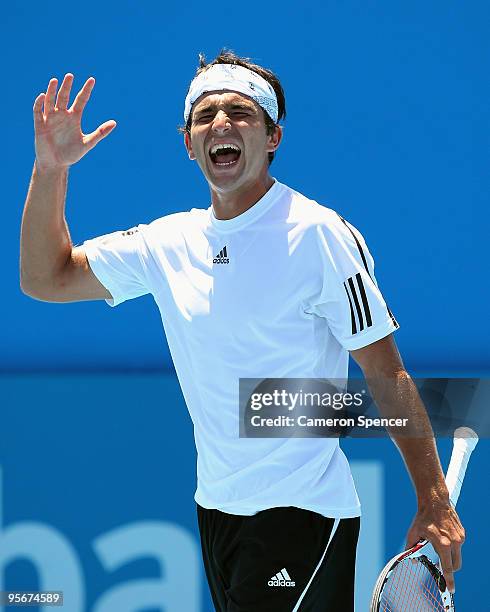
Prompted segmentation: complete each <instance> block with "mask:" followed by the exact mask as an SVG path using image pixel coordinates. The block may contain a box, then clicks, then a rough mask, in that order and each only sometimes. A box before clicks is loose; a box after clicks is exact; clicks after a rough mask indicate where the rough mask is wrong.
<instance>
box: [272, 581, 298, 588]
mask: <svg viewBox="0 0 490 612" xmlns="http://www.w3.org/2000/svg"><path fill="white" fill-rule="evenodd" d="M267 584H268V585H269V586H271V587H293V586H296V582H294V580H269V582H268V583H267Z"/></svg>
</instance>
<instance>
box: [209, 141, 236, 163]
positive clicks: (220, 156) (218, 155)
mask: <svg viewBox="0 0 490 612" xmlns="http://www.w3.org/2000/svg"><path fill="white" fill-rule="evenodd" d="M241 153H242V152H241V150H240V147H238V146H237V145H236V144H231V143H224V144H216V145H213V146H212V147H211V149H210V151H209V157H210V158H211V161H212V162H213V164H214V165H215V166H219V167H226V166H233V164H236V163H237V162H238V160H239V158H240V155H241Z"/></svg>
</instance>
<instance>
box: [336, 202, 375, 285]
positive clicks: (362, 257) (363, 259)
mask: <svg viewBox="0 0 490 612" xmlns="http://www.w3.org/2000/svg"><path fill="white" fill-rule="evenodd" d="M337 214H338V213H337ZM339 217H340V220H341V221H342V223H343V224H344V225H345V227H346V228H347V229H348V230H349V232H350V233H351V234H352V237H353V238H354V240H355V241H356V245H357V248H358V249H359V254H360V255H361V259H362V263H363V264H364V268H365V269H366V272H367V273H368V274H369V278H370V279H371V280H373V279H372V277H371V273H370V272H369V268H368V265H367V261H366V256H365V255H364V251H363V250H362V246H361V243H360V242H359V240H358V238H357V236H356V235H355V234H354V232H353V231H352V228H351V227H349V224H348V223H347V221H346V220H345V219H344V218H343V217H341V216H340V215H339Z"/></svg>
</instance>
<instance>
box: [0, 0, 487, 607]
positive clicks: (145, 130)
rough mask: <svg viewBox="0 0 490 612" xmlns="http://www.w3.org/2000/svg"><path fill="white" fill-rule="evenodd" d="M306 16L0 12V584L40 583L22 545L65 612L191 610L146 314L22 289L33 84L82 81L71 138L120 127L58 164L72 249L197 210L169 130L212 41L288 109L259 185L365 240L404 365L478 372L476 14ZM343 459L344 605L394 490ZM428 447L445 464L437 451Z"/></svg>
mask: <svg viewBox="0 0 490 612" xmlns="http://www.w3.org/2000/svg"><path fill="white" fill-rule="evenodd" d="M303 6H304V8H302V9H301V10H300V9H299V8H298V4H297V3H290V2H276V1H274V0H273V1H272V2H269V3H267V4H266V5H264V4H263V3H250V2H249V3H246V4H245V5H244V4H240V3H230V4H227V5H219V4H214V5H209V4H205V3H204V4H203V3H198V2H194V1H193V0H189V1H188V2H186V3H184V4H183V3H180V2H179V3H177V2H173V1H168V2H165V3H162V2H154V1H146V2H138V3H137V2H128V1H127V0H126V1H123V0H118V2H115V1H114V0H109V1H106V2H94V1H93V0H87V1H86V2H84V3H83V4H80V3H78V4H77V3H75V4H64V5H62V6H61V5H59V4H52V3H37V4H35V3H28V4H27V5H26V4H25V3H7V4H6V5H5V6H4V7H3V8H2V20H1V23H0V52H1V55H2V57H3V58H4V62H3V70H2V77H3V88H2V119H3V124H2V135H3V149H2V153H3V154H2V165H1V176H2V187H3V192H2V204H3V207H2V226H3V232H2V238H3V243H2V247H3V248H2V253H3V262H4V267H3V269H4V277H3V292H2V300H1V303H0V315H1V317H2V321H3V329H2V340H1V342H0V372H3V373H4V375H3V377H0V385H1V389H0V390H1V394H2V395H1V398H2V400H1V404H0V415H1V416H0V431H1V432H2V435H1V436H0V541H1V542H2V546H0V562H1V567H0V570H1V571H0V581H2V580H3V579H4V580H5V584H7V585H8V586H9V588H24V587H25V586H26V585H28V586H29V588H31V587H33V586H34V584H35V583H36V580H37V579H38V573H37V572H36V571H35V568H34V566H33V565H31V564H30V563H29V562H28V561H26V560H21V559H18V558H17V555H19V554H20V553H21V552H22V550H24V551H26V552H28V553H29V554H30V555H31V556H32V555H34V554H37V566H36V567H37V568H38V569H41V568H42V572H41V573H42V576H44V582H45V583H49V584H53V580H54V582H57V581H59V583H60V586H61V588H64V589H65V591H66V592H67V596H69V597H71V600H70V601H71V604H73V607H71V608H67V609H68V610H70V612H77V611H78V610H79V611H80V612H81V611H82V610H90V611H91V612H113V611H115V610H117V611H118V612H126V611H127V612H129V611H130V610H131V611H134V612H136V610H138V611H139V612H143V610H144V612H152V611H153V610H160V608H156V607H155V606H153V607H152V605H151V601H148V602H146V603H144V602H143V601H142V600H141V599H140V597H141V595H140V593H139V592H138V591H137V585H136V584H135V581H143V582H141V583H140V584H141V586H142V590H143V592H144V593H147V594H148V596H149V597H155V598H156V599H158V600H159V601H162V602H165V604H166V607H165V610H166V612H171V611H173V610H182V609H183V607H182V603H181V607H178V605H177V604H176V603H175V602H176V601H177V599H176V598H178V597H182V594H183V593H185V595H186V596H187V597H188V598H189V599H188V601H186V602H185V606H186V608H185V609H186V610H187V611H188V612H193V611H194V610H196V612H197V610H205V609H206V610H207V609H210V608H209V603H208V595H207V590H206V588H205V586H204V583H203V581H202V575H201V572H202V569H201V563H200V558H199V548H198V541H197V539H196V524H195V516H194V506H193V502H192V495H193V492H194V478H195V451H194V448H193V441H192V427H191V423H190V419H189V417H188V415H187V413H186V410H185V406H184V404H183V401H182V398H181V395H180V391H179V390H178V387H177V384H176V381H175V378H174V376H173V374H172V365H171V362H170V357H169V354H168V349H167V344H166V341H165V338H164V336H163V332H162V331H161V323H160V317H159V313H158V312H157V309H156V307H155V305H154V303H153V300H152V299H151V298H150V297H144V298H141V299H139V300H135V301H133V302H130V303H127V304H125V305H123V306H121V307H119V308H117V309H114V310H112V309H110V308H108V307H107V306H105V305H104V304H103V303H89V302H87V303H79V304H71V305H58V304H56V305H55V304H44V303H40V302H36V301H34V300H30V299H29V298H27V297H25V296H24V295H22V293H21V292H20V290H19V284H18V237H19V225H20V218H21V212H22V205H23V202H24V199H25V195H26V192H27V186H28V181H29V177H30V173H31V169H32V164H33V160H34V148H33V126H32V104H33V101H34V99H35V97H36V96H37V95H38V93H40V92H42V91H44V90H45V88H46V86H47V82H48V80H49V78H51V77H52V76H56V77H58V78H59V79H61V78H62V77H63V75H64V74H65V73H66V72H69V71H70V72H73V73H74V74H75V85H74V91H78V89H79V88H80V87H81V85H82V84H83V82H84V81H85V79H86V78H88V77H89V76H91V75H93V76H95V78H96V80H97V83H96V86H95V89H94V92H93V94H92V99H91V100H90V102H89V104H88V106H87V109H86V112H85V115H84V121H83V129H84V131H85V132H90V131H92V130H93V129H95V128H96V127H97V126H98V125H99V124H100V123H102V122H103V121H106V120H107V119H111V118H113V119H115V120H116V121H117V122H118V126H117V128H116V129H115V131H114V132H113V133H112V134H111V135H110V136H109V137H108V138H107V140H105V141H103V142H101V143H100V144H99V145H98V146H97V148H96V149H95V150H93V151H91V152H90V153H89V154H88V155H87V156H86V157H85V158H84V159H83V160H81V162H79V163H78V164H77V165H76V166H74V167H73V168H72V169H71V171H70V182H69V192H68V199H67V211H68V212H67V217H68V221H69V225H70V229H71V233H72V238H73V240H74V242H75V243H80V242H82V241H83V240H84V239H86V238H89V237H92V236H96V235H99V234H102V233H107V232H110V231H113V230H115V229H122V228H128V227H131V226H133V225H135V224H136V223H140V222H148V221H150V220H152V219H155V218H157V217H160V216H162V215H164V214H167V213H169V212H174V211H178V210H186V209H189V208H191V207H193V206H203V207H206V206H208V202H209V196H208V191H207V186H206V184H205V182H204V180H203V179H202V177H201V176H200V174H199V171H198V169H197V167H196V165H195V164H193V163H191V162H189V161H188V160H187V157H186V154H185V150H184V147H183V144H182V142H181V136H179V135H178V134H177V131H176V126H177V125H178V124H180V123H181V121H182V109H183V99H184V96H185V93H186V89H187V86H188V83H189V81H190V79H191V78H192V75H193V71H194V68H195V66H196V63H197V53H198V51H203V52H205V53H206V54H207V55H208V57H212V56H213V55H214V54H216V53H217V51H218V50H219V49H220V47H221V46H228V47H231V48H233V49H234V50H235V51H236V52H237V53H239V54H242V55H248V56H251V57H253V58H255V59H256V60H257V61H258V62H259V63H263V64H264V65H266V66H268V67H270V68H272V69H273V70H275V71H276V72H277V74H278V75H279V76H280V78H281V80H282V82H283V85H284V88H285V90H286V97H287V106H288V118H287V121H286V124H285V125H286V127H285V137H284V141H283V144H282V146H281V149H280V151H279V153H278V155H277V157H276V160H275V161H274V164H273V166H272V173H273V175H274V176H276V177H277V178H278V179H279V180H281V181H283V182H286V183H288V184H290V185H291V186H292V187H294V188H296V189H298V190H300V191H302V192H303V193H305V194H306V195H308V196H310V197H312V198H315V199H317V200H318V201H320V202H321V203H323V204H325V205H327V206H330V207H332V208H335V209H336V210H338V211H339V212H340V213H341V214H342V215H343V216H345V217H346V218H347V219H349V220H350V221H351V222H352V223H353V224H354V225H356V226H357V227H358V228H359V229H360V230H361V231H362V233H363V234H364V236H365V237H366V240H367V242H368V244H369V246H370V249H371V251H372V253H373V255H374V257H375V259H376V262H377V277H378V281H379V283H380V286H381V287H382V289H383V291H384V293H385V295H386V297H387V300H388V301H389V303H390V306H391V309H392V310H393V312H394V313H395V314H396V316H397V318H398V319H399V321H400V323H401V329H400V330H399V332H397V334H396V336H397V341H398V344H399V347H400V350H401V353H402V355H403V357H404V359H405V362H406V363H407V365H408V367H409V369H410V370H411V371H413V372H414V373H419V374H426V375H433V376H436V375H439V376H448V375H451V374H452V375H457V376H463V375H466V376H478V375H485V374H486V375H488V373H489V371H490V367H489V359H488V344H489V342H488V341H489V334H488V325H487V324H486V321H487V316H488V298H489V291H488V283H487V276H488V273H487V269H488V264H487V261H488V256H487V246H486V245H487V234H488V219H489V217H488V145H489V128H488V121H487V120H486V118H485V120H484V113H485V114H486V111H487V106H488V104H487V101H488V99H489V97H490V96H489V94H490V91H489V89H490V87H489V81H488V78H487V75H488V73H489V65H488V63H489V62H488V58H489V57H490V55H489V38H488V28H487V23H488V17H489V13H490V11H489V6H488V3H484V2H482V1H475V2H472V3H464V4H463V3H456V4H455V3H449V4H448V3H447V2H442V1H434V2H430V3H427V2H423V1H422V0H414V1H413V2H410V3H405V2H395V3H393V2H389V1H388V0H381V1H379V2H376V3H372V2H369V3H368V2H364V1H354V0H346V1H345V2H333V1H327V2H320V1H318V0H314V1H312V2H309V3H306V4H304V5H303ZM72 99H73V98H72ZM135 371H139V372H140V374H133V375H129V374H128V373H130V372H135ZM118 372H119V373H121V372H125V373H126V374H124V375H121V374H118ZM145 372H146V373H147V374H144V373H145ZM149 372H153V373H154V374H153V375H150V374H148V373H149ZM155 372H157V373H158V375H156V374H155ZM29 373H31V374H29ZM344 447H345V448H346V450H347V451H348V454H349V457H350V458H351V459H352V460H353V466H354V471H355V473H356V474H357V477H358V482H359V487H360V491H361V496H362V495H363V491H365V494H364V498H363V501H364V504H365V514H366V516H365V524H368V525H369V526H370V527H369V531H368V530H367V529H365V530H364V532H363V536H362V538H363V540H362V545H361V551H360V572H359V581H358V589H359V593H358V598H359V599H358V601H359V602H361V601H365V596H366V592H367V591H368V590H369V586H370V584H372V577H373V573H375V570H376V569H377V567H375V565H376V564H374V563H372V564H369V563H366V562H364V561H363V559H364V558H365V557H363V555H365V551H366V550H367V549H368V548H369V547H370V548H371V550H375V551H376V555H377V556H376V558H377V559H378V562H377V564H378V565H381V564H382V561H383V559H385V558H386V556H387V555H391V554H392V553H394V552H395V550H398V549H399V547H400V546H401V544H402V541H403V537H404V533H405V531H406V529H407V527H408V524H409V522H410V519H411V514H412V512H413V498H412V494H411V487H410V484H409V482H408V477H407V476H406V473H405V470H404V468H403V465H402V462H401V460H400V459H398V457H397V453H396V451H395V450H394V448H392V446H391V443H390V442H389V441H386V440H348V441H345V442H344ZM441 451H442V454H443V457H444V458H445V459H447V452H448V441H442V442H441ZM488 459H489V456H488V444H487V442H486V441H483V442H482V443H481V444H480V446H479V448H478V451H477V453H476V454H475V459H474V462H473V464H472V467H471V468H470V469H471V471H470V474H469V478H468V482H467V484H465V491H464V495H463V497H462V500H461V506H460V511H461V514H462V518H463V519H464V521H465V524H466V527H467V530H468V535H469V541H468V542H467V544H466V545H465V548H464V552H465V570H464V572H463V573H462V575H461V577H460V578H459V580H458V583H457V587H458V592H457V595H458V601H459V602H460V609H461V610H465V609H471V604H470V601H479V597H480V596H481V597H482V598H483V576H482V571H481V569H480V568H479V565H478V563H479V561H480V560H481V558H482V556H483V546H484V542H483V538H481V537H480V534H481V533H482V532H483V530H482V529H481V527H482V525H483V524H484V518H486V516H487V512H486V510H485V508H486V507H488V505H485V504H483V503H482V492H481V490H480V488H479V487H478V486H477V482H476V477H475V475H476V474H477V473H480V474H487V473H488ZM401 499H406V500H407V503H408V505H407V507H404V508H403V510H402V511H400V510H399V506H395V501H396V502H397V501H398V500H401ZM487 504H488V502H487ZM383 516H384V520H383ZM26 522H27V523H26ZM33 523H34V524H33ZM477 534H478V535H477ZM12 559H17V560H15V561H13V562H11V560H12ZM160 576H162V577H161V578H160ZM470 576H472V579H473V580H476V585H473V586H472V587H471V591H470V585H469V583H468V580H469V577H470ZM184 580H186V581H187V582H186V583H185V584H183V581H184ZM147 581H151V582H150V583H148V582H147ZM43 584H44V583H43ZM123 587H124V588H125V589H129V591H127V590H125V591H121V590H120V589H121V588H123ZM1 588H2V584H0V590H1ZM52 588H56V586H55V585H54V584H53V586H52ZM131 593H132V594H131ZM121 594H122V595H121ZM179 594H180V595H179ZM119 596H122V597H123V600H124V601H125V602H126V604H122V603H121V602H120V601H119V600H118V597H119ZM363 598H364V599H363ZM470 598H473V599H470ZM179 601H181V600H179ZM461 604H462V605H461ZM124 605H126V606H127V607H126V608H125V607H124ZM360 605H361V604H360ZM362 605H363V604H362ZM76 606H78V608H76ZM465 606H466V607H465ZM359 609H360V610H362V609H363V608H359ZM0 612H1V611H0Z"/></svg>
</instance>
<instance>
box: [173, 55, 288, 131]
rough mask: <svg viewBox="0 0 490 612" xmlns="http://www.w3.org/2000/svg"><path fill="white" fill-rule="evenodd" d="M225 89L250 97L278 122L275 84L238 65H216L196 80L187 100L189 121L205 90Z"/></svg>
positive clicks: (186, 113)
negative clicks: (195, 104)
mask: <svg viewBox="0 0 490 612" xmlns="http://www.w3.org/2000/svg"><path fill="white" fill-rule="evenodd" d="M223 89H229V90H231V91H237V92H238V93H242V94H245V95H247V96H249V98H252V100H255V102H257V104H258V105H259V106H261V107H262V108H263V109H264V110H265V111H266V112H267V113H268V115H269V116H270V118H271V119H272V121H274V123H277V116H278V107H277V97H276V92H275V91H274V88H273V87H272V85H270V83H268V82H267V81H266V80H265V79H263V78H262V77H261V76H260V75H259V74H257V73H256V72H253V71H252V70H249V69H248V68H244V67H243V66H237V65H236V64H214V65H213V66H211V68H208V69H207V70H205V71H204V72H201V74H199V75H198V76H197V77H196V78H195V79H194V80H193V81H192V83H191V84H190V87H189V92H188V94H187V97H186V99H185V107H184V121H185V123H187V120H188V119H189V116H190V114H191V109H192V105H193V104H194V102H195V101H196V100H197V99H198V98H199V97H200V96H202V94H203V93H206V92H208V91H221V90H223Z"/></svg>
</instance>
